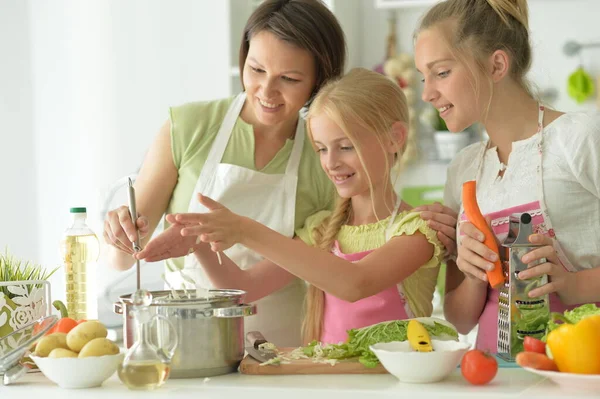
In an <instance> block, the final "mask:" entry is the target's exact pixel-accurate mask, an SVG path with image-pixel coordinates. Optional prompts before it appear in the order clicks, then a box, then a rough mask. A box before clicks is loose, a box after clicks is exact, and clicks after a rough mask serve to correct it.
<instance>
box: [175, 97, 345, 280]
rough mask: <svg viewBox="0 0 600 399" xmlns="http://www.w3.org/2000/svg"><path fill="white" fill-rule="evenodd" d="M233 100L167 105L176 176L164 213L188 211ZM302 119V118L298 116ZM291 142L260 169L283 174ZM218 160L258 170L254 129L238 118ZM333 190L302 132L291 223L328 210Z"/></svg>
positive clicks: (298, 224) (301, 222)
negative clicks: (292, 220)
mask: <svg viewBox="0 0 600 399" xmlns="http://www.w3.org/2000/svg"><path fill="white" fill-rule="evenodd" d="M234 99H235V97H231V98H226V99H222V100H216V101H209V102H193V103H188V104H184V105H181V106H177V107H172V108H171V109H170V117H171V146H172V149H173V161H174V163H175V167H176V168H177V170H178V174H179V176H178V180H177V185H176V186H175V189H174V190H173V195H172V197H171V201H170V203H169V206H168V208H167V213H181V212H187V210H188V206H189V204H190V199H191V198H192V194H193V191H194V188H195V187H196V182H197V181H198V177H199V176H200V171H201V170H202V167H203V166H204V162H205V161H206V159H207V158H208V154H209V152H210V150H211V148H212V145H213V142H214V140H215V138H216V137H217V133H218V131H219V128H220V127H221V123H222V122H223V119H224V118H225V114H226V113H227V110H228V109H229V106H230V105H231V103H232V102H233V100H234ZM301 123H304V121H303V120H301ZM293 145H294V141H293V140H287V141H286V143H285V145H284V146H283V148H281V150H279V152H278V153H277V154H276V155H275V157H274V158H273V159H272V160H271V161H270V162H269V163H268V164H267V165H266V166H265V167H264V168H263V169H261V170H260V172H262V173H266V174H283V173H285V168H286V166H287V162H288V159H289V157H290V154H291V152H292V148H293ZM221 162H222V163H227V164H232V165H237V166H241V167H244V168H248V169H251V170H256V167H255V164H254V130H253V128H252V125H250V124H248V123H246V122H244V121H243V120H242V119H241V118H239V117H238V119H237V121H236V123H235V125H234V127H233V131H232V133H231V137H230V139H229V143H228V144H227V148H226V149H225V153H224V154H223V159H222V160H221ZM334 193H335V191H334V186H333V183H331V181H330V180H329V178H328V177H327V175H326V174H325V173H324V172H323V170H322V169H321V164H320V161H319V157H318V155H317V153H316V152H315V150H314V148H313V147H312V144H311V142H310V140H309V139H308V137H306V139H305V140H304V147H303V149H302V158H301V159H300V165H299V169H298V186H297V189H296V210H295V212H296V214H295V228H296V229H298V228H300V227H302V226H303V225H304V222H305V220H306V219H307V218H308V216H310V215H312V214H314V213H316V212H318V211H321V210H324V209H332V208H333V203H334ZM224 205H227V204H224ZM183 259H184V258H183V257H182V258H176V259H169V260H167V262H168V263H170V264H169V266H170V267H173V266H175V267H176V268H183Z"/></svg>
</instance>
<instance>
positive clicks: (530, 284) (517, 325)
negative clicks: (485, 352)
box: [498, 212, 550, 362]
mask: <svg viewBox="0 0 600 399" xmlns="http://www.w3.org/2000/svg"><path fill="white" fill-rule="evenodd" d="M531 234H533V225H532V223H531V215H530V214H529V213H526V212H525V213H515V214H512V215H511V216H510V217H509V231H508V236H507V237H506V239H505V240H504V243H503V244H502V247H501V248H500V259H501V260H502V269H503V271H504V277H505V282H504V285H503V286H502V287H501V288H500V290H499V291H500V292H499V295H498V356H499V357H501V358H502V359H504V360H506V361H509V362H510V361H514V359H515V356H516V355H517V353H519V352H522V351H523V339H524V338H525V336H528V335H529V336H533V337H535V338H541V337H542V336H543V335H544V333H545V331H546V325H547V323H548V319H549V318H550V305H549V302H548V295H543V296H541V297H537V298H529V297H528V296H527V293H528V292H529V291H530V290H532V289H533V288H536V287H539V286H542V285H544V284H546V283H547V282H548V276H547V275H543V276H541V277H536V278H533V279H529V280H519V279H518V278H517V275H518V274H519V272H520V271H522V270H525V269H527V264H525V263H523V262H521V258H522V257H523V256H524V255H525V254H526V253H528V252H529V251H531V250H532V249H534V248H536V247H539V245H534V244H531V243H530V242H529V236H530V235H531ZM545 262H546V260H545V259H540V260H538V261H537V262H535V264H536V265H537V264H541V263H545Z"/></svg>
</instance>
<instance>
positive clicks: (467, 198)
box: [462, 180, 504, 288]
mask: <svg viewBox="0 0 600 399" xmlns="http://www.w3.org/2000/svg"><path fill="white" fill-rule="evenodd" d="M462 200H463V207H464V208H465V214H466V215H467V219H469V222H471V223H473V225H474V226H475V227H477V228H478V229H479V231H481V232H482V233H483V235H484V236H485V240H484V241H483V243H484V244H485V245H486V246H487V247H488V248H489V249H491V250H492V251H494V252H495V253H496V254H497V255H498V260H497V261H495V262H494V266H495V267H494V270H492V271H487V277H488V281H489V283H490V285H491V286H492V288H497V287H499V286H501V285H502V284H504V273H503V272H502V263H501V261H500V252H499V251H498V244H496V237H494V233H493V232H492V230H491V229H490V227H489V226H488V224H487V222H486V220H485V219H484V217H483V215H482V214H481V210H480V209H479V205H477V192H476V185H475V180H471V181H467V182H465V183H463V190H462Z"/></svg>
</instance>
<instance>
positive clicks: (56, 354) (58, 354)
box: [48, 348, 77, 359]
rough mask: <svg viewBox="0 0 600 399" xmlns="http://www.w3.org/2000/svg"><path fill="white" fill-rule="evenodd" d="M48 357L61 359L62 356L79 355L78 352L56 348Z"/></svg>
mask: <svg viewBox="0 0 600 399" xmlns="http://www.w3.org/2000/svg"><path fill="white" fill-rule="evenodd" d="M48 357H51V358H54V359H59V358H61V357H77V353H75V352H73V351H70V350H68V349H64V348H54V349H52V352H50V354H49V355H48Z"/></svg>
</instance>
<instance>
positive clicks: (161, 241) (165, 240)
mask: <svg viewBox="0 0 600 399" xmlns="http://www.w3.org/2000/svg"><path fill="white" fill-rule="evenodd" d="M167 220H169V218H168V217H167ZM169 222H171V223H172V221H170V220H169ZM185 227H186V226H185V225H183V224H179V223H174V224H173V225H171V226H170V227H169V228H168V229H166V230H165V231H163V232H162V233H161V234H160V235H158V236H156V237H154V238H153V239H152V240H150V242H149V243H148V244H147V245H146V247H145V248H144V249H143V250H141V251H140V252H138V253H136V254H135V255H134V257H135V258H136V259H140V260H145V261H147V262H158V261H161V260H165V259H170V258H179V257H181V256H186V255H188V254H190V253H192V252H194V251H196V250H197V249H198V248H199V247H200V246H202V245H205V244H203V243H201V242H199V240H197V237H183V236H182V235H181V230H183V229H184V228H185Z"/></svg>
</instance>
